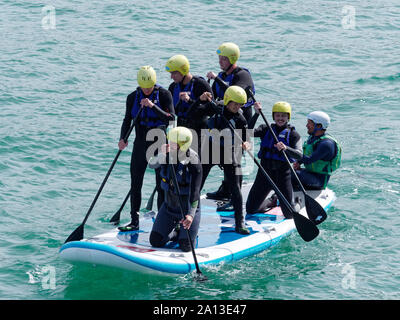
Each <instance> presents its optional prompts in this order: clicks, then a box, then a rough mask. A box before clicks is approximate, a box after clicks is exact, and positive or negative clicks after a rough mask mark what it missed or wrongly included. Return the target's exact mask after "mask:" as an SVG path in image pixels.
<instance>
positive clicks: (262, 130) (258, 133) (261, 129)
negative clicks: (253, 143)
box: [254, 124, 268, 139]
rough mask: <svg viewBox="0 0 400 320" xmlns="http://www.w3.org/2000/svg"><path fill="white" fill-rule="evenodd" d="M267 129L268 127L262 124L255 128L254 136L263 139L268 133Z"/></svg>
mask: <svg viewBox="0 0 400 320" xmlns="http://www.w3.org/2000/svg"><path fill="white" fill-rule="evenodd" d="M267 131H268V127H267V126H266V125H265V124H261V125H259V126H258V127H257V128H256V129H254V137H255V138H261V139H262V138H264V136H265V135H266V134H267Z"/></svg>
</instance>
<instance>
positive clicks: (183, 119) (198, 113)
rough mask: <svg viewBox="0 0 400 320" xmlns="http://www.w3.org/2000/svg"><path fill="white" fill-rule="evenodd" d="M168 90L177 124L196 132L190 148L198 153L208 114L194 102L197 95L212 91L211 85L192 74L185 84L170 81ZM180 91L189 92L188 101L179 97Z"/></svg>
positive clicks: (197, 99)
mask: <svg viewBox="0 0 400 320" xmlns="http://www.w3.org/2000/svg"><path fill="white" fill-rule="evenodd" d="M168 90H169V91H170V92H171V94H172V99H173V103H174V108H175V113H176V115H177V125H178V126H183V127H186V128H189V129H193V130H194V131H195V132H196V134H197V137H194V138H193V143H192V148H193V149H194V151H196V152H197V153H198V154H200V150H201V149H200V143H201V141H200V140H201V139H200V137H201V129H205V128H207V119H208V116H207V114H205V113H204V112H202V110H198V109H197V106H198V104H197V103H196V104H195V102H196V101H199V97H200V96H201V95H202V94H203V93H204V92H210V93H212V90H211V87H210V85H209V84H208V82H207V81H206V80H205V79H203V78H201V77H198V76H193V77H192V79H191V80H190V82H189V83H187V84H186V85H183V84H182V83H175V82H172V83H171V84H170V86H169V88H168ZM180 92H190V94H189V96H190V99H189V101H188V102H184V101H182V100H181V99H179V93H180Z"/></svg>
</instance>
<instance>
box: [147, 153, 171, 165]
mask: <svg viewBox="0 0 400 320" xmlns="http://www.w3.org/2000/svg"><path fill="white" fill-rule="evenodd" d="M165 163H167V156H166V155H165V154H164V153H162V152H160V153H159V154H158V155H157V156H154V157H151V158H150V160H149V168H150V169H158V168H160V167H161V165H162V164H165Z"/></svg>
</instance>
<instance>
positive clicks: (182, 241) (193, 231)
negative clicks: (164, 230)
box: [178, 208, 201, 252]
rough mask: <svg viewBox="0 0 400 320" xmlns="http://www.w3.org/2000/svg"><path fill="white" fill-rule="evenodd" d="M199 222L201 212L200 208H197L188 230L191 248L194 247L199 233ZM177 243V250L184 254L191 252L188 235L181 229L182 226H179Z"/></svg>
mask: <svg viewBox="0 0 400 320" xmlns="http://www.w3.org/2000/svg"><path fill="white" fill-rule="evenodd" d="M200 220H201V210H200V208H197V210H196V214H195V216H194V219H193V222H192V224H191V226H190V228H189V236H190V239H191V240H192V243H193V247H194V246H195V243H196V238H197V234H198V232H199V226H200ZM178 243H179V248H180V249H181V250H182V251H184V252H188V251H191V249H192V248H191V247H190V243H189V239H188V235H187V232H186V230H185V229H184V228H183V225H182V224H180V230H179V238H178Z"/></svg>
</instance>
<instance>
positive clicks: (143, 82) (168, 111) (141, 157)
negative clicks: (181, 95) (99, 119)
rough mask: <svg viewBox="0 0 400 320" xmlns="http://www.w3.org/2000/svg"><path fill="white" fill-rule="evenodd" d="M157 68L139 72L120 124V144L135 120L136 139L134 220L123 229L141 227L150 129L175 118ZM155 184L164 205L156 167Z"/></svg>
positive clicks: (119, 145) (134, 148)
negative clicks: (134, 88)
mask: <svg viewBox="0 0 400 320" xmlns="http://www.w3.org/2000/svg"><path fill="white" fill-rule="evenodd" d="M156 80H157V79H156V72H155V71H154V69H153V68H152V67H151V66H143V67H141V68H140V69H139V71H138V73H137V82H138V85H139V86H138V87H137V88H136V90H135V91H133V92H132V93H130V94H129V95H128V97H127V99H126V110H125V117H124V120H123V122H122V126H121V135H120V140H119V142H118V147H119V149H120V150H123V149H125V148H126V146H127V145H128V141H127V142H126V143H125V141H124V139H123V137H125V134H126V132H128V130H129V128H130V126H131V123H132V121H133V120H134V119H135V118H136V116H137V117H138V118H137V121H136V125H135V140H134V142H133V150H132V157H131V164H130V173H131V197H130V198H131V199H130V201H131V222H130V223H129V224H128V225H126V226H124V227H120V228H119V229H120V230H121V231H130V230H137V229H138V228H139V210H140V205H141V201H142V185H143V178H144V174H145V171H146V167H147V159H146V151H147V148H148V147H149V146H150V145H151V144H152V143H153V142H152V141H146V135H147V133H148V132H149V131H150V130H151V129H154V128H158V127H160V126H161V127H163V126H164V127H167V126H168V123H169V121H174V119H175V116H174V106H173V104H172V96H171V93H170V92H169V91H168V90H166V89H164V88H162V87H161V86H160V85H158V84H156ZM156 186H157V192H158V199H157V205H158V207H161V204H162V201H163V191H162V189H161V186H160V178H159V174H158V172H157V171H156Z"/></svg>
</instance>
